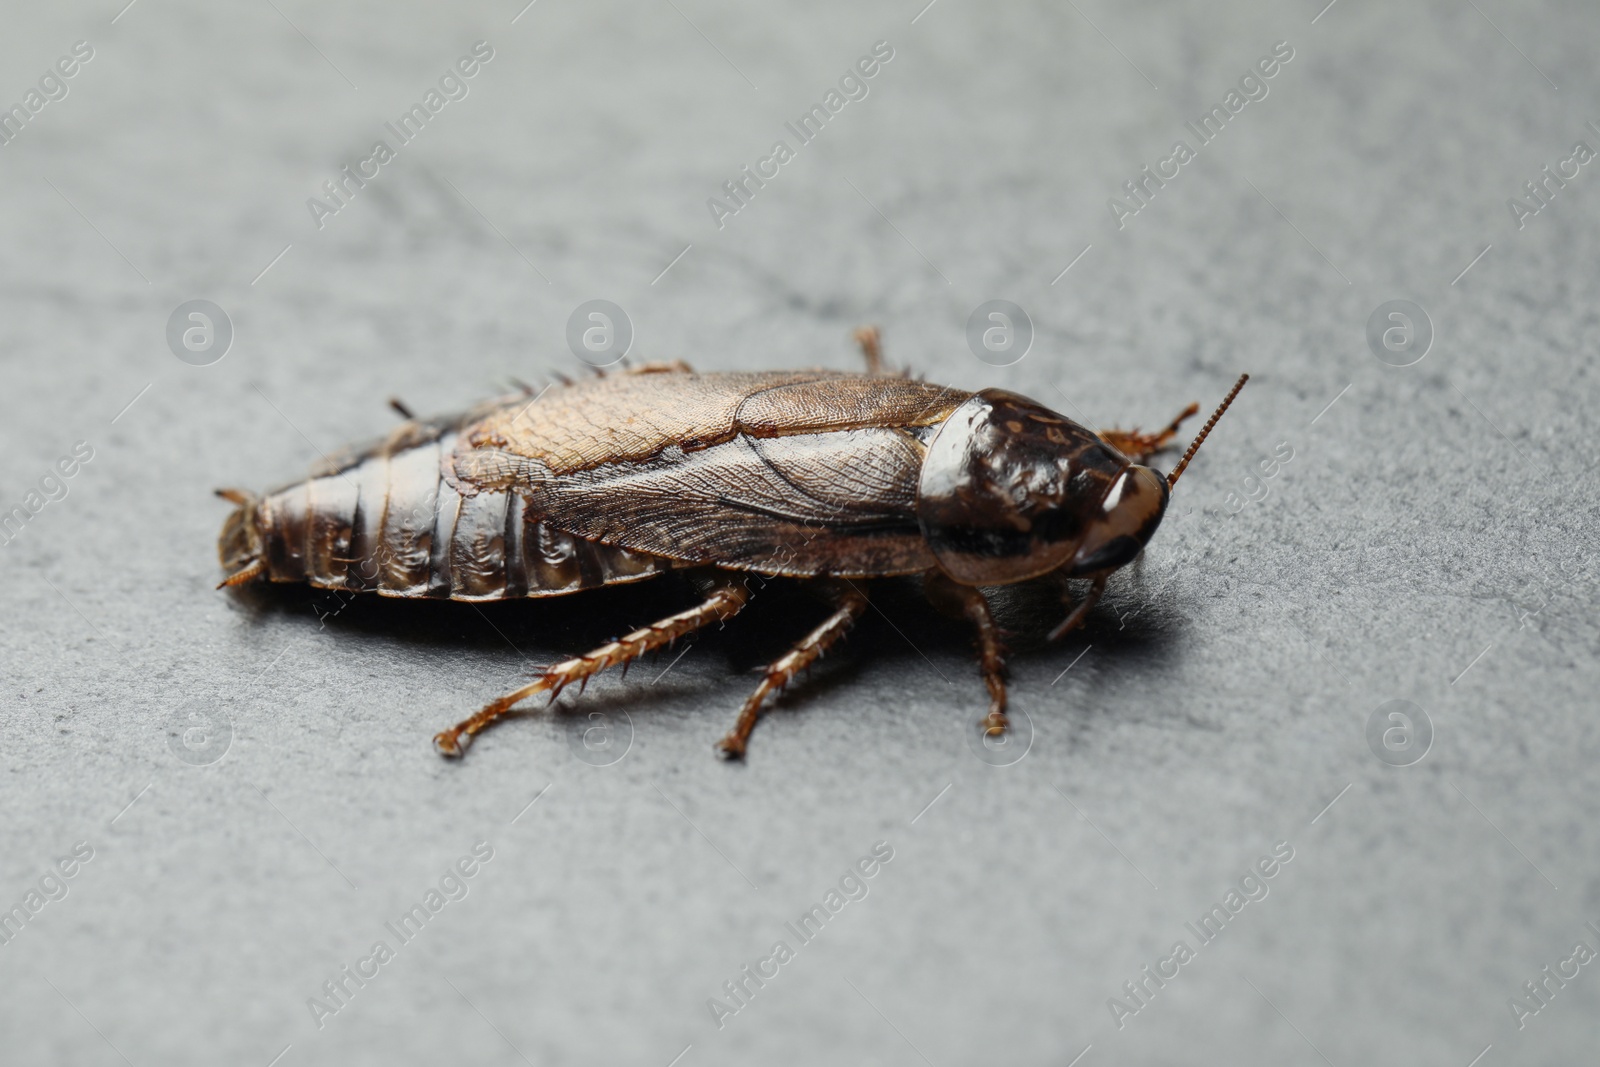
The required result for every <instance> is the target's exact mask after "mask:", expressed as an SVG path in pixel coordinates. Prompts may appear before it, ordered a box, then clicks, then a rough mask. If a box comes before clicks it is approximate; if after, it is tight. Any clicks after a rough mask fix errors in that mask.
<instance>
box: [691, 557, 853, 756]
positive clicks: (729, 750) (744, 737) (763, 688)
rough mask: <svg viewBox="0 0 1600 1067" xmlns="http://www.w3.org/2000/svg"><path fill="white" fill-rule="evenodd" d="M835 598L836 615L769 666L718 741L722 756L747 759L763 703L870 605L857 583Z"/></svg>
mask: <svg viewBox="0 0 1600 1067" xmlns="http://www.w3.org/2000/svg"><path fill="white" fill-rule="evenodd" d="M834 601H835V604H836V605H837V606H836V608H835V610H834V612H833V614H832V615H829V616H828V617H827V618H826V619H824V620H823V621H822V623H821V625H819V626H818V627H817V628H816V629H814V630H812V631H811V632H810V633H809V634H807V635H806V636H805V637H803V638H802V639H801V640H800V642H799V643H798V644H796V645H795V646H794V647H793V648H791V649H790V650H789V651H788V652H785V653H784V654H783V655H782V656H779V657H778V658H777V659H775V660H773V661H772V663H771V664H770V665H769V666H768V667H767V668H766V671H765V677H763V678H762V679H761V684H760V685H758V686H756V691H755V692H754V693H751V694H750V697H749V699H747V700H746V701H745V702H744V707H742V708H740V709H739V720H738V721H737V722H736V723H734V726H733V729H732V730H729V731H728V733H727V736H725V737H724V738H723V739H722V740H721V741H718V742H717V746H716V751H717V754H718V755H720V756H722V757H723V758H724V759H743V758H744V754H745V751H746V750H747V749H748V748H749V746H750V731H752V730H754V729H755V728H756V722H757V720H758V719H760V717H761V706H762V705H763V704H764V703H765V702H766V700H767V698H768V697H769V696H772V695H773V694H775V693H780V692H782V691H783V689H784V687H786V686H787V685H788V684H789V682H790V681H791V680H793V678H794V676H795V675H797V674H799V673H800V672H801V671H803V670H805V669H806V668H808V667H810V666H811V665H812V664H813V663H815V662H816V661H817V660H818V659H820V658H821V657H822V654H823V653H824V652H826V651H827V650H828V649H829V648H830V647H831V646H833V645H834V644H835V643H837V642H838V641H839V639H840V638H842V637H844V635H845V634H846V633H847V632H848V631H849V629H850V627H851V625H852V624H854V623H855V621H856V620H857V619H859V618H860V617H861V615H862V613H864V612H865V611H866V610H867V608H868V606H869V605H868V602H867V597H866V594H864V593H862V592H861V591H860V590H859V589H857V588H855V587H854V586H853V585H847V586H844V587H841V588H840V589H839V590H837V591H836V593H835V596H834Z"/></svg>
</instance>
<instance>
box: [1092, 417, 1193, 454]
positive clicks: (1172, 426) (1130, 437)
mask: <svg viewBox="0 0 1600 1067" xmlns="http://www.w3.org/2000/svg"><path fill="white" fill-rule="evenodd" d="M1198 414H1200V405H1199V404H1190V405H1189V406H1188V407H1186V408H1184V409H1183V410H1182V411H1180V412H1178V417H1177V418H1175V419H1173V420H1172V421H1171V422H1169V423H1168V424H1167V426H1166V428H1165V429H1163V430H1161V431H1159V432H1157V433H1140V432H1139V431H1138V430H1137V429H1134V430H1101V431H1100V439H1101V440H1102V441H1104V442H1105V443H1106V444H1108V445H1110V446H1111V447H1112V448H1114V449H1116V450H1117V451H1118V452H1121V453H1122V454H1123V455H1125V456H1127V457H1128V458H1129V459H1131V460H1133V461H1134V462H1135V463H1143V462H1144V461H1145V460H1147V459H1149V458H1150V457H1151V456H1153V455H1155V454H1156V453H1157V452H1160V451H1161V450H1162V449H1163V448H1166V447H1167V446H1168V445H1170V444H1171V443H1172V439H1173V438H1174V437H1176V436H1178V427H1180V426H1182V425H1183V423H1184V420H1185V419H1189V418H1192V417H1194V416H1195V415H1198Z"/></svg>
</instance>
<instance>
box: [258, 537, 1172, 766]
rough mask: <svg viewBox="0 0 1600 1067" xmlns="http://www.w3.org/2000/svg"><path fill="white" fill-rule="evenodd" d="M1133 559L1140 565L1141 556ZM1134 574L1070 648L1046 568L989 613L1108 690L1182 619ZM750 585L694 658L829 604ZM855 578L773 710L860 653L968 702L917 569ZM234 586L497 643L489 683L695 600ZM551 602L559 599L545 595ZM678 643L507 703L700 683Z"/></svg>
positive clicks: (743, 647) (779, 635) (264, 613)
mask: <svg viewBox="0 0 1600 1067" xmlns="http://www.w3.org/2000/svg"><path fill="white" fill-rule="evenodd" d="M1132 570H1133V571H1134V572H1135V574H1137V571H1138V568H1137V567H1135V568H1133V569H1132ZM1130 585H1132V586H1133V588H1131V589H1124V590H1119V591H1117V592H1116V593H1114V594H1113V595H1111V596H1108V597H1107V598H1106V599H1105V600H1104V601H1103V602H1102V603H1101V604H1100V605H1099V606H1098V607H1096V608H1095V610H1094V611H1092V612H1091V613H1090V615H1089V617H1088V619H1087V620H1086V622H1085V625H1084V628H1083V630H1082V631H1080V633H1079V634H1077V635H1076V640H1074V641H1073V642H1072V643H1070V644H1065V645H1061V644H1051V643H1049V642H1048V641H1047V640H1046V638H1047V635H1048V634H1049V632H1050V630H1051V628H1052V627H1053V626H1054V625H1055V624H1056V623H1057V622H1058V621H1059V618H1060V614H1061V603H1062V594H1063V590H1064V586H1065V583H1063V582H1062V581H1060V580H1059V579H1053V578H1052V579H1041V580H1039V581H1035V582H1024V583H1019V584H1016V585H1012V586H1007V587H1004V588H1000V589H997V590H994V591H993V592H992V601H993V608H994V613H995V617H996V620H997V622H999V624H1000V625H1001V627H1002V628H1003V630H1004V631H1005V635H1006V637H1005V639H1006V644H1007V645H1008V647H1009V648H1010V649H1011V650H1012V651H1013V653H1014V658H1013V661H1012V662H1013V665H1014V667H1024V666H1026V665H1034V664H1037V665H1043V667H1044V668H1045V669H1046V670H1047V671H1050V672H1051V676H1052V677H1056V675H1055V674H1054V671H1053V670H1051V668H1052V667H1053V665H1054V664H1056V663H1059V664H1060V667H1059V668H1055V669H1057V670H1059V669H1064V668H1066V667H1067V665H1068V664H1072V663H1073V661H1074V657H1077V656H1078V655H1079V653H1080V652H1083V651H1084V650H1085V649H1086V648H1089V647H1090V646H1092V654H1093V657H1094V658H1093V661H1092V662H1090V663H1086V664H1085V665H1084V666H1087V667H1089V668H1090V670H1088V671H1082V670H1081V668H1080V673H1079V675H1078V676H1079V677H1083V676H1084V675H1088V677H1089V678H1090V679H1091V680H1092V681H1091V685H1092V691H1103V690H1108V689H1109V690H1114V689H1116V688H1117V687H1118V685H1119V681H1120V679H1122V678H1124V677H1132V676H1133V675H1134V674H1135V673H1136V672H1139V673H1142V671H1143V668H1144V666H1145V665H1147V664H1148V662H1149V661H1150V660H1151V659H1157V660H1165V659H1167V658H1168V657H1169V654H1170V650H1171V648H1172V646H1173V644H1174V642H1175V640H1176V637H1177V635H1178V632H1179V629H1180V624H1179V623H1178V621H1177V620H1176V618H1175V617H1174V616H1173V614H1172V613H1171V612H1168V611H1165V610H1161V609H1157V608H1154V607H1152V606H1151V599H1150V598H1151V596H1152V591H1151V590H1150V589H1148V588H1146V583H1145V582H1144V581H1142V580H1138V578H1136V580H1135V581H1134V582H1133V583H1130ZM750 586H751V589H752V590H753V591H754V594H755V595H754V596H752V598H751V600H750V603H749V607H748V608H747V609H746V610H745V611H744V612H742V613H741V614H740V616H739V618H738V619H737V620H733V621H731V622H730V623H728V624H727V625H724V626H721V627H711V628H708V629H706V630H704V631H701V632H700V633H698V634H696V635H694V636H693V637H691V638H688V639H686V640H687V641H688V642H690V643H691V645H692V649H693V656H694V658H695V659H696V660H697V661H699V663H703V662H705V661H706V659H708V658H711V659H714V661H715V664H716V666H715V669H716V670H721V671H724V672H726V673H728V674H731V675H741V676H742V675H744V674H746V673H749V672H755V671H760V670H761V669H762V668H763V667H764V666H765V665H766V664H767V663H769V662H771V661H772V659H773V658H775V656H776V655H778V654H780V653H781V652H782V651H783V650H784V649H786V648H788V647H789V645H790V644H791V643H792V642H793V639H794V632H795V630H796V629H797V628H801V629H803V628H804V627H805V626H807V625H809V624H810V623H811V620H812V619H813V618H816V619H820V618H821V617H823V616H824V615H825V614H826V612H827V606H826V603H825V602H824V600H823V599H821V598H819V597H818V596H816V595H815V593H813V592H809V591H807V590H806V588H805V586H804V585H803V583H801V582H798V581H794V580H788V579H782V578H776V579H773V578H763V577H759V576H752V578H751V583H750ZM863 588H864V590H865V591H866V592H867V593H868V595H869V597H870V599H871V603H872V607H873V610H871V611H869V612H867V613H866V614H865V615H864V616H863V617H862V618H861V620H860V621H859V622H858V623H857V625H856V627H855V628H854V629H853V630H852V632H851V636H850V641H849V642H848V644H846V645H845V646H844V647H843V648H841V649H840V650H839V651H838V652H836V653H834V654H832V655H829V656H827V657H825V658H824V659H823V660H821V661H820V662H819V663H818V664H816V666H815V667H814V668H813V669H812V670H811V671H809V672H808V674H807V675H806V676H805V677H804V679H803V680H801V681H800V682H799V684H797V685H795V686H791V687H790V690H789V692H787V693H786V694H784V695H783V696H782V697H780V699H779V700H778V701H777V702H776V703H775V705H774V710H784V709H799V708H801V707H802V706H804V704H805V701H806V700H810V699H815V698H819V697H826V696H827V694H828V693H830V692H832V691H834V690H836V689H839V688H841V687H844V686H846V685H849V684H850V683H851V682H853V681H854V680H856V679H858V678H859V677H860V675H861V673H862V671H863V670H864V669H866V667H867V666H868V665H869V664H871V665H872V669H873V670H874V671H876V672H881V676H882V677H884V678H893V679H897V680H901V679H903V680H904V681H905V682H906V683H907V684H911V685H915V684H917V680H918V678H919V677H920V678H921V679H922V680H923V681H925V682H927V683H929V686H930V688H929V693H930V695H931V694H934V693H937V692H938V691H940V690H943V689H944V688H945V686H946V685H947V684H950V685H952V686H953V687H954V689H955V692H952V693H951V694H950V703H951V704H952V706H964V705H965V700H964V697H965V696H970V692H968V690H977V689H980V688H981V686H982V682H981V679H980V678H979V677H978V676H977V675H975V674H972V673H971V672H970V657H971V648H970V640H969V639H968V638H967V637H966V636H965V635H964V634H963V632H962V631H961V630H960V629H959V628H957V627H952V626H951V625H950V624H949V620H947V619H945V618H943V617H942V616H940V615H938V614H937V613H934V612H930V611H929V610H928V603H927V600H926V599H925V598H924V596H923V594H922V591H921V589H920V583H919V581H918V580H917V579H914V578H910V579H879V580H877V581H874V582H872V583H871V584H870V585H864V586H863ZM238 594H239V595H238V597H237V599H236V600H235V603H236V604H237V605H238V606H239V607H240V608H241V609H242V610H243V611H244V612H245V613H246V614H247V615H248V616H250V617H251V618H253V619H254V620H255V621H256V622H258V623H259V622H265V621H266V620H268V619H298V620H299V621H300V624H301V625H302V626H303V627H304V628H305V629H306V630H307V631H314V630H316V629H324V628H325V629H328V630H330V631H335V632H338V633H339V634H340V635H341V640H351V639H355V640H358V641H359V640H368V641H372V642H374V643H382V644H402V645H406V646H409V647H413V648H418V649H431V650H438V651H472V652H477V653H482V654H484V655H486V656H488V657H491V658H492V657H494V656H496V655H499V654H503V664H504V665H503V671H504V674H503V675H501V676H500V677H499V678H497V679H493V680H491V679H485V680H484V682H483V685H484V688H486V689H494V688H495V687H496V686H498V685H501V684H503V682H504V679H505V678H506V677H510V676H517V677H521V676H527V675H531V674H532V673H534V672H535V671H536V670H537V669H538V668H539V667H541V666H543V665H544V664H547V663H551V662H555V661H557V660H560V659H562V658H564V657H566V656H568V655H570V654H573V652H574V651H575V650H576V651H582V650H585V649H588V648H592V647H595V646H597V645H600V644H602V643H604V642H606V641H609V640H611V639H612V638H614V637H616V636H617V635H618V634H620V633H623V632H626V631H627V630H629V629H631V628H633V627H634V626H635V625H636V624H637V623H638V622H639V621H640V620H648V619H654V618H660V617H662V616H663V615H666V614H669V613H671V612H673V611H677V610H681V608H682V607H683V605H685V604H688V603H692V602H693V601H694V599H695V597H696V593H695V590H694V588H693V585H692V583H691V582H690V581H688V580H687V579H686V578H685V576H683V575H676V574H675V575H667V576H664V577H662V578H658V579H655V580H651V581H646V582H640V583H637V584H634V585H621V586H610V587H605V588H601V589H595V590H590V591H588V592H587V593H586V594H585V595H586V596H587V597H589V598H590V603H591V604H592V606H593V610H592V611H588V612H582V613H576V612H569V611H559V610H555V609H554V608H553V607H552V608H551V609H548V610H547V609H546V608H545V607H544V605H543V604H542V603H541V601H540V600H537V599H534V600H520V601H493V602H487V603H482V604H471V603H464V602H460V601H452V600H415V599H407V600H397V599H394V598H388V597H380V596H376V595H373V594H370V593H360V594H352V593H347V592H342V591H337V590H325V589H324V590H319V589H312V588H310V587H308V586H305V585H302V584H300V583H271V584H265V583H263V584H256V585H251V586H246V587H243V588H241V589H240V590H238ZM551 604H555V600H554V599H552V601H551ZM684 651H685V646H684V644H682V643H680V644H679V645H678V646H677V648H676V649H674V650H663V651H662V652H659V653H656V654H654V655H653V657H651V658H650V659H648V660H646V661H645V662H642V663H640V664H639V665H638V666H637V667H635V668H634V671H633V672H632V674H631V675H630V677H629V680H628V684H627V685H625V686H622V687H619V688H616V689H612V688H607V689H606V690H605V691H602V692H591V693H587V694H584V695H583V696H582V697H581V698H580V697H578V695H577V694H576V692H573V693H570V694H569V695H568V696H567V698H566V699H564V700H561V701H559V702H557V704H556V705H555V707H554V708H553V709H550V712H547V711H546V709H545V707H544V705H543V702H533V703H531V704H530V705H529V706H527V707H526V708H522V709H519V710H518V711H516V712H514V713H512V714H513V715H515V716H516V717H518V718H522V717H529V716H538V715H541V714H550V713H551V712H553V713H554V714H556V715H559V716H566V715H570V714H582V713H587V712H589V711H615V710H633V709H635V708H636V707H637V706H643V705H644V704H645V703H646V702H647V701H649V700H651V699H654V698H659V697H660V695H661V691H660V689H659V688H658V687H657V683H658V682H659V684H660V685H661V686H666V687H668V688H669V689H672V690H679V689H684V688H693V687H695V686H697V685H699V684H701V683H700V682H697V681H694V680H692V676H685V675H680V676H679V678H678V679H673V678H672V677H671V674H670V673H669V668H670V666H671V665H672V664H673V663H674V660H675V658H676V657H677V656H678V655H679V653H680V652H684ZM697 665H698V664H697ZM494 669H496V670H500V669H502V668H494ZM1035 669H1037V667H1035ZM895 684H898V683H895ZM957 693H959V694H961V695H960V696H958V695H957ZM935 699H937V698H935ZM1069 703H1074V702H1069V701H1066V700H1064V699H1063V695H1060V694H1052V695H1051V696H1049V697H1044V698H1042V699H1040V700H1038V701H1036V702H1035V703H1034V707H1033V708H1032V709H1031V710H1032V711H1033V712H1034V713H1041V712H1042V713H1044V714H1046V715H1048V716H1051V717H1056V716H1058V715H1060V716H1068V717H1070V718H1071V719H1072V721H1073V722H1074V723H1076V724H1077V725H1075V726H1074V727H1073V728H1072V729H1073V736H1076V734H1077V733H1078V732H1079V729H1080V727H1081V726H1082V725H1085V724H1086V723H1085V722H1080V721H1079V720H1080V719H1081V718H1082V714H1081V713H1080V714H1074V711H1073V709H1072V708H1071V707H1069V706H1068V705H1069ZM1096 703H1099V702H1098V701H1096ZM1086 714H1090V715H1092V714H1093V713H1092V712H1089V713H1086Z"/></svg>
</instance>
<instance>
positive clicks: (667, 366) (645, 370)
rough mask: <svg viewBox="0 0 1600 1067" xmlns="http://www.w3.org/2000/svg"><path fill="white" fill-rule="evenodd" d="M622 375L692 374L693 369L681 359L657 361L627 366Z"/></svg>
mask: <svg viewBox="0 0 1600 1067" xmlns="http://www.w3.org/2000/svg"><path fill="white" fill-rule="evenodd" d="M622 373H623V374H693V373H694V368H693V367H691V366H689V364H687V363H685V362H684V361H683V360H681V359H657V360H652V361H651V362H649V363H640V364H638V365H637V366H629V367H628V368H627V369H626V370H624V371H623V372H622Z"/></svg>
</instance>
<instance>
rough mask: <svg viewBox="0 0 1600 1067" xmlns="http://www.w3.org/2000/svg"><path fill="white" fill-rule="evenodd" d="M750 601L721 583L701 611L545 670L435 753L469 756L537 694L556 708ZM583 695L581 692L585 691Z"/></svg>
mask: <svg viewBox="0 0 1600 1067" xmlns="http://www.w3.org/2000/svg"><path fill="white" fill-rule="evenodd" d="M749 600H750V591H749V590H748V589H746V588H745V587H744V585H743V583H741V582H738V581H735V580H732V579H722V580H720V581H718V582H717V583H716V584H715V585H714V586H713V587H712V589H711V590H710V591H708V592H707V594H706V599H705V601H704V602H702V603H701V604H700V605H698V606H697V607H693V608H690V609H689V610H688V611H680V612H679V613H678V614H676V615H669V616H667V617H666V618H665V619H662V620H661V621H660V622H656V623H652V624H651V625H649V626H646V627H645V628H643V629H642V630H635V631H633V632H632V633H630V634H628V635H627V636H625V637H620V638H618V639H617V640H615V641H611V642H609V643H607V644H604V645H601V646H600V647H599V648H597V649H595V650H594V651H593V652H590V653H588V654H587V655H584V656H579V657H577V658H576V659H569V660H564V661H562V662H561V663H557V664H555V665H554V666H550V667H546V668H544V669H543V670H542V671H540V672H539V676H538V677H537V678H535V679H534V680H533V681H531V682H529V683H528V684H527V685H525V686H523V687H522V688H520V689H515V690H513V691H511V692H510V693H507V694H506V695H505V696H502V697H499V698H498V699H495V700H492V701H490V702H489V703H488V704H486V705H484V707H483V709H482V710H481V711H479V712H478V713H477V714H476V715H473V716H472V717H471V718H468V719H464V720H462V721H461V722H459V723H457V724H456V725H454V726H452V727H450V729H448V730H441V731H440V732H439V733H438V734H436V735H434V738H433V744H434V747H435V748H437V749H438V750H439V754H440V755H442V756H459V755H461V754H462V753H463V752H464V751H466V747H467V745H468V744H470V743H471V741H472V739H473V738H474V737H476V736H477V735H478V734H480V733H482V732H483V731H484V730H485V729H487V728H488V727H489V726H490V725H492V724H493V723H494V722H495V721H497V720H498V719H500V718H502V717H503V716H504V715H505V714H506V713H507V712H508V711H510V710H511V709H512V707H514V706H515V705H516V704H518V703H520V702H522V701H523V700H526V699H527V698H528V697H531V696H533V695H534V694H536V693H543V692H549V693H550V702H551V703H554V702H555V699H556V697H557V696H559V695H560V694H561V691H562V690H563V689H565V688H566V687H567V686H569V685H571V684H572V683H573V682H583V683H587V682H588V680H589V678H590V676H591V675H595V674H598V673H599V672H601V671H603V670H605V669H606V668H607V667H614V666H616V665H617V664H619V663H626V662H627V661H629V660H632V659H637V658H638V657H639V656H642V655H643V654H644V653H646V652H648V651H650V650H651V649H654V648H659V647H661V646H662V645H664V644H666V643H667V642H668V641H669V640H671V639H672V638H675V637H681V636H683V635H684V634H687V633H690V632H691V631H694V630H698V629H699V628H700V627H702V626H706V625H708V624H710V623H713V622H719V621H723V620H726V619H729V618H732V617H733V616H734V615H737V614H738V613H739V610H740V609H741V608H743V607H744V606H745V604H746V603H748V602H749ZM579 692H580V693H581V692H582V689H581V688H580V689H579ZM546 706H547V707H548V706H549V705H546Z"/></svg>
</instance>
